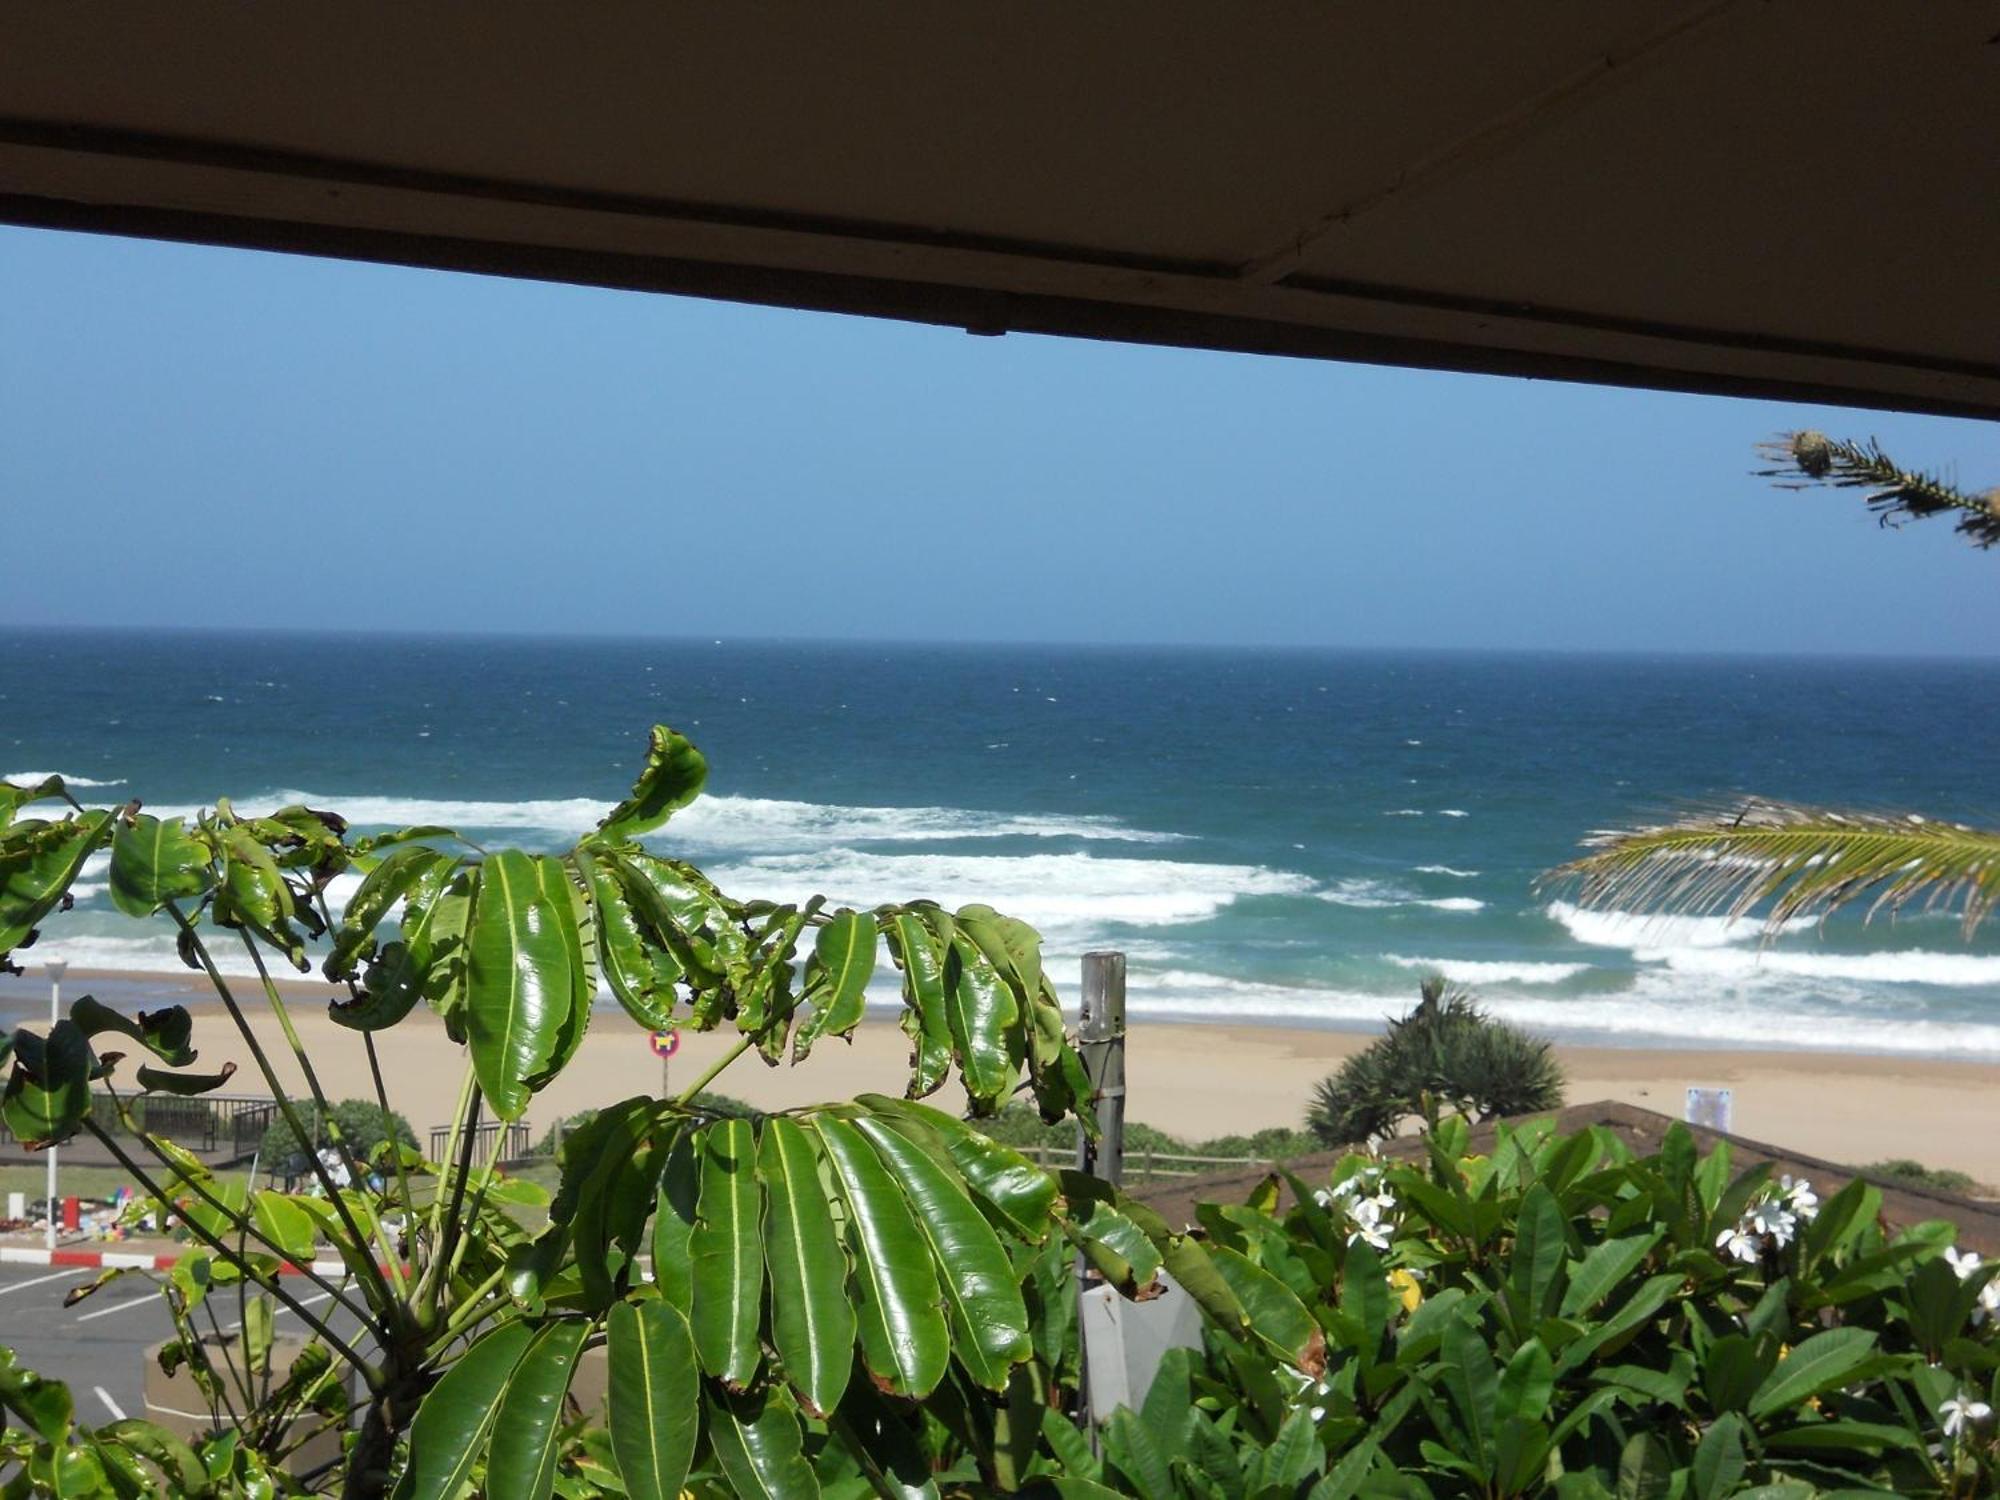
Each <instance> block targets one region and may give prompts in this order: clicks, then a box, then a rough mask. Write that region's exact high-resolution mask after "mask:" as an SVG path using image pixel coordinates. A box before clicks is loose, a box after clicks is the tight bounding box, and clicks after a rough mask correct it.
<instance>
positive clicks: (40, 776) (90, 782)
mask: <svg viewBox="0 0 2000 1500" xmlns="http://www.w3.org/2000/svg"><path fill="white" fill-rule="evenodd" d="M51 776H60V777H62V779H63V781H64V783H65V784H67V785H69V786H123V785H125V782H124V780H123V779H122V778H120V779H117V780H113V781H98V780H96V779H94V778H93V777H89V776H71V775H69V774H68V773H67V772H63V771H8V772H6V773H5V774H0V781H11V782H13V783H14V785H15V786H35V785H37V784H38V783H40V782H44V781H47V780H48V779H49V778H50V777H51Z"/></svg>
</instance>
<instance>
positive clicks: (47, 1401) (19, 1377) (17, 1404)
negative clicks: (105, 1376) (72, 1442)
mask: <svg viewBox="0 0 2000 1500" xmlns="http://www.w3.org/2000/svg"><path fill="white" fill-rule="evenodd" d="M5 1410H11V1411H13V1412H15V1413H17V1414H18V1415H19V1416H20V1418H21V1420H22V1421H24V1422H26V1423H27V1424H28V1425H29V1426H30V1427H32V1428H33V1429H34V1430H35V1431H36V1432H37V1433H38V1434H40V1436H41V1438H42V1440H43V1441H44V1442H48V1443H62V1442H66V1441H68V1438H69V1429H70V1423H71V1421H72V1420H73V1419H74V1417H75V1415H76V1408H75V1405H74V1403H73V1402H72V1401H71V1398H70V1394H69V1387H68V1386H66V1385H64V1384H63V1383H62V1382H61V1381H60V1380H46V1379H44V1378H43V1377H42V1376H40V1375H37V1374H36V1373H35V1372H34V1371H33V1370H27V1369H23V1368H22V1367H21V1365H20V1363H19V1361H18V1359H17V1358H16V1356H15V1354H14V1351H13V1350H12V1349H9V1348H8V1347H7V1346H6V1345H4V1344H0V1411H5Z"/></svg>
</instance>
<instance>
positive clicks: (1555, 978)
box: [1382, 953, 1590, 984]
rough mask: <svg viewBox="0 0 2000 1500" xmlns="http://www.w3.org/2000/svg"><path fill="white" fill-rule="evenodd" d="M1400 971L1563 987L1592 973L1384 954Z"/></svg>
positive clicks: (1580, 967) (1581, 967)
mask: <svg viewBox="0 0 2000 1500" xmlns="http://www.w3.org/2000/svg"><path fill="white" fill-rule="evenodd" d="M1382 957H1383V958H1384V959H1386V960H1387V961H1388V962H1390V963H1392V964H1394V965H1396V967H1398V968H1400V969H1415V970H1417V971H1419V972H1420V973H1434V974H1442V975H1444V976H1445V978H1447V979H1456V980H1457V981H1459V983H1461V984H1560V983H1562V982H1563V981H1564V980H1565V979H1574V978H1576V976H1577V975H1579V974H1587V973H1589V972H1590V965H1589V964H1558V963H1507V962H1504V961H1501V960H1493V959H1472V958H1409V957H1405V956H1404V955H1403V954H1400V953H1385V954H1383V955H1382Z"/></svg>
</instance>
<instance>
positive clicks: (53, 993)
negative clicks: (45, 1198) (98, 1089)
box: [45, 958, 69, 1250]
mask: <svg viewBox="0 0 2000 1500" xmlns="http://www.w3.org/2000/svg"><path fill="white" fill-rule="evenodd" d="M47 967H48V971H49V1030H50V1031H54V1030H55V1028H56V1022H57V1021H59V1020H61V1019H62V981H63V974H64V973H65V972H66V971H67V970H68V969H69V964H68V963H66V962H65V961H64V960H62V959H59V958H58V959H51V960H50V961H49V963H48V966H47ZM45 1243H46V1244H47V1246H48V1248H49V1249H51V1250H53V1249H55V1247H56V1148H55V1147H54V1146H51V1147H49V1225H48V1232H47V1238H46V1240H45Z"/></svg>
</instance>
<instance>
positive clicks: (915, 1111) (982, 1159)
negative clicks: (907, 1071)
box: [860, 1094, 1057, 1245]
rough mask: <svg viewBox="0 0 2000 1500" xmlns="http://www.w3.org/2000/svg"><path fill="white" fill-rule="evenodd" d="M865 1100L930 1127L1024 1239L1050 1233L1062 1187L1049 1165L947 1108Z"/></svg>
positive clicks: (970, 1183) (969, 1181)
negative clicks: (998, 1139) (945, 1109)
mask: <svg viewBox="0 0 2000 1500" xmlns="http://www.w3.org/2000/svg"><path fill="white" fill-rule="evenodd" d="M860 1102H861V1103H862V1104H864V1105H866V1106H867V1107H868V1108H869V1109H871V1110H873V1111H874V1112H875V1113H876V1114H878V1115H882V1116H884V1117H886V1118H887V1119H889V1120H892V1121H896V1122H903V1121H907V1122H909V1123H910V1125H911V1126H913V1127H914V1128H916V1129H919V1130H924V1131H928V1132H930V1133H931V1134H932V1135H933V1136H934V1137H935V1138H936V1140H937V1141H938V1142H939V1143H940V1144H941V1145H942V1146H943V1147H944V1149H945V1151H946V1152H947V1153H948V1154H949V1155H950V1157H951V1161H952V1165H953V1166H955V1167H957V1168H958V1171H959V1175H960V1176H962V1177H963V1178H964V1179H965V1183H966V1186H967V1187H969V1188H971V1189H972V1191H973V1192H974V1193H976V1194H978V1195H979V1197H981V1198H982V1199H984V1200H985V1201H986V1203H987V1205H988V1206H989V1207H991V1208H992V1209H993V1210H994V1211H995V1212H996V1213H998V1214H1000V1215H1001V1217H1003V1218H1004V1219H1006V1220H1007V1222H1008V1223H1009V1224H1010V1225H1011V1226H1013V1228H1015V1229H1016V1230H1018V1231H1020V1233H1021V1235H1022V1237H1023V1238H1025V1239H1028V1240H1032V1241H1033V1242H1034V1243H1036V1244H1038V1245H1039V1244H1040V1243H1041V1242H1042V1241H1043V1240H1044V1239H1046V1238H1047V1237H1048V1233H1049V1229H1050V1227H1051V1226H1052V1225H1053V1223H1054V1214H1055V1206H1056V1192H1057V1189H1056V1179H1055V1178H1054V1177H1053V1176H1052V1175H1051V1174H1050V1173H1049V1172H1048V1171H1047V1170H1045V1169H1044V1168H1042V1167H1039V1166H1037V1165H1036V1164H1035V1163H1034V1162H1031V1161H1029V1160H1028V1158H1027V1157H1025V1156H1023V1155H1022V1154H1021V1153H1020V1152H1018V1151H1016V1150H1015V1149H1014V1148H1013V1147H1012V1146H1003V1145H1002V1144H1000V1142H998V1141H996V1140H993V1139H991V1138H990V1137H987V1136H984V1135H981V1134H980V1133H979V1132H978V1131H976V1130H974V1129H973V1128H972V1127H971V1126H970V1125H968V1124H966V1123H965V1121H963V1120H960V1119H957V1118H955V1117H954V1116H951V1115H948V1114H946V1113H945V1112H944V1111H943V1110H939V1109H932V1108H931V1107H930V1106H929V1105H925V1104H916V1103H913V1102H911V1101H909V1100H904V1099H891V1098H889V1097H887V1096H886V1095H883V1094H863V1095H862V1096H861V1098H860ZM906 1133H907V1132H906Z"/></svg>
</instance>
